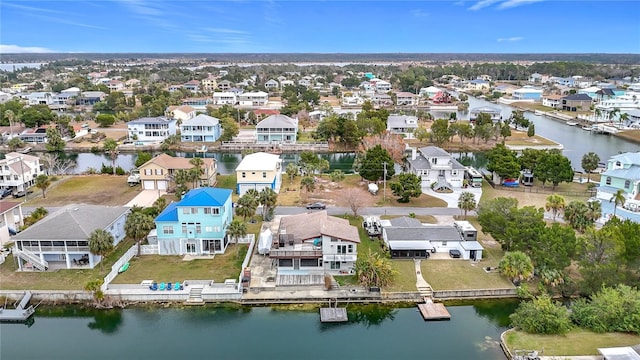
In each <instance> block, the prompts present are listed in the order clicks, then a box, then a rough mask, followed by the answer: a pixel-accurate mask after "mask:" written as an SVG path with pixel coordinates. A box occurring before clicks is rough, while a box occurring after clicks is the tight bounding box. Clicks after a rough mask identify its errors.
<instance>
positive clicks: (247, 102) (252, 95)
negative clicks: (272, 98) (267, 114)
mask: <svg viewBox="0 0 640 360" xmlns="http://www.w3.org/2000/svg"><path fill="white" fill-rule="evenodd" d="M268 102H269V94H267V93H266V92H264V91H252V92H247V93H243V94H240V95H239V96H238V105H240V106H246V107H261V106H266V105H267V103H268Z"/></svg>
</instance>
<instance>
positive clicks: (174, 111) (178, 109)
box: [165, 105, 196, 121]
mask: <svg viewBox="0 0 640 360" xmlns="http://www.w3.org/2000/svg"><path fill="white" fill-rule="evenodd" d="M165 115H166V117H167V118H169V119H176V120H180V121H186V120H189V119H191V118H194V117H195V116H196V109H194V108H193V107H191V106H189V105H180V106H169V107H167V110H166V111H165Z"/></svg>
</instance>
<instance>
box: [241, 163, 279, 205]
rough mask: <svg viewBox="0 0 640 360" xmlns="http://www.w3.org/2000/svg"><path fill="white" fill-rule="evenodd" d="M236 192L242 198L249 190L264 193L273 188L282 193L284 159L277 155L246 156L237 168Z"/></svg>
mask: <svg viewBox="0 0 640 360" xmlns="http://www.w3.org/2000/svg"><path fill="white" fill-rule="evenodd" d="M236 179H237V187H236V192H237V193H238V194H239V195H240V196H242V195H244V194H245V193H246V192H247V190H249V189H255V190H257V191H262V189H264V188H267V187H269V188H271V189H273V191H275V192H276V193H277V192H280V186H281V185H282V159H280V156H278V155H275V154H269V153H265V152H257V153H253V154H249V155H246V156H245V157H244V158H243V159H242V161H241V162H240V164H238V167H236Z"/></svg>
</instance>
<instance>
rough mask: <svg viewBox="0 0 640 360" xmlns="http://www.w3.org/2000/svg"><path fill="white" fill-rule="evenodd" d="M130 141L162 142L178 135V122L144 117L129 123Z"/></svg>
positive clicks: (162, 118) (163, 118)
mask: <svg viewBox="0 0 640 360" xmlns="http://www.w3.org/2000/svg"><path fill="white" fill-rule="evenodd" d="M127 133H128V136H129V140H135V141H137V142H142V143H157V142H162V141H164V140H165V139H166V138H168V137H169V136H171V135H175V134H176V120H175V119H167V118H165V117H143V118H140V119H136V120H131V121H129V122H128V123H127Z"/></svg>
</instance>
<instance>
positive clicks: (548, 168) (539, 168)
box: [533, 151, 573, 189]
mask: <svg viewBox="0 0 640 360" xmlns="http://www.w3.org/2000/svg"><path fill="white" fill-rule="evenodd" d="M533 172H534V173H535V174H536V177H537V178H538V179H539V180H540V181H542V186H544V184H545V183H546V182H547V181H549V182H551V183H552V184H553V188H554V189H555V188H556V186H558V184H559V183H561V182H571V181H573V168H572V167H571V160H569V159H568V158H567V157H566V156H564V155H562V154H561V153H559V152H555V151H549V152H548V153H547V154H546V155H545V156H541V157H540V159H538V163H537V164H536V167H535V169H533Z"/></svg>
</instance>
